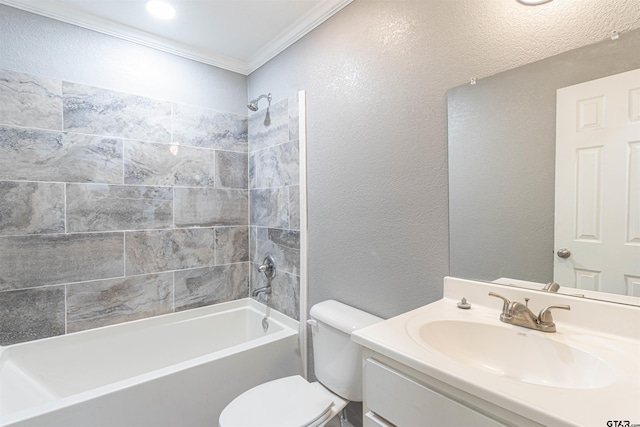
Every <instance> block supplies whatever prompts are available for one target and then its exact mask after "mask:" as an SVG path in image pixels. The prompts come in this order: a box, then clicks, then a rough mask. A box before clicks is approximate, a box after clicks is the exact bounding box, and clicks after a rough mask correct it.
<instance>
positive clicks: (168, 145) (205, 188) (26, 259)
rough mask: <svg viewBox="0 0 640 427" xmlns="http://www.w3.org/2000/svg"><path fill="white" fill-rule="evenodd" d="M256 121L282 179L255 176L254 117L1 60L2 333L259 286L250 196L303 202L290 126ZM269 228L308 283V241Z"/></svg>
mask: <svg viewBox="0 0 640 427" xmlns="http://www.w3.org/2000/svg"><path fill="white" fill-rule="evenodd" d="M279 108H281V109H283V111H284V114H288V113H287V103H286V102H285V103H284V104H283V105H281V106H280V107H279ZM274 113H275V111H274ZM278 114H280V113H278ZM258 116H259V114H258V115H257V116H256V118H254V119H252V120H253V121H254V125H255V122H256V120H259V118H258ZM263 119H264V117H263ZM277 120H278V121H277V122H276V121H274V123H279V125H278V127H279V128H280V131H279V132H280V133H282V132H283V129H284V128H286V123H287V120H288V119H287V118H280V117H279V118H278V119H277ZM283 126H284V128H283ZM254 129H256V132H258V133H260V141H261V142H260V144H261V147H262V148H264V150H272V151H262V152H258V151H256V152H255V153H252V154H254V155H258V156H259V157H260V162H261V163H262V161H263V160H262V159H263V158H264V159H265V160H264V163H265V164H266V165H268V166H267V167H257V168H255V169H254V170H253V172H254V178H255V179H256V180H257V181H256V183H257V182H260V183H267V184H269V186H273V187H277V188H268V189H267V188H263V186H262V185H260V186H258V185H254V186H252V187H251V188H252V190H251V192H249V190H248V187H249V184H248V181H249V175H248V142H247V135H248V121H247V119H246V118H245V117H240V116H237V115H234V114H229V113H225V112H219V111H211V110H207V109H203V108H198V107H194V106H187V105H179V104H176V103H172V102H166V101H159V100H155V99H149V98H144V97H141V96H136V95H132V94H124V93H118V92H113V91H109V90H106V89H101V88H96V87H91V86H86V85H82V84H77V83H71V82H63V81H58V80H53V79H47V78H41V77H36V76H31V75H26V74H21V73H15V72H11V71H3V70H0V345H8V344H12V343H17V342H23V341H28V340H32V339H38V338H44V337H48V336H54V335H60V334H64V333H68V332H75V331H80V330H84V329H90V328H95V327H99V326H104V325H109V324H114V323H119V322H124V321H129V320H134V319H140V318H144V317H149V316H155V315H160V314H165V313H170V312H173V311H177V310H184V309H188V308H193V307H198V306H202V305H208V304H214V303H218V302H223V301H229V300H233V299H237V298H244V297H247V296H248V292H249V282H250V271H251V269H250V266H249V259H250V250H249V235H250V232H249V226H248V224H249V216H250V215H249V211H248V206H249V199H250V197H251V199H253V198H255V199H256V200H261V201H263V200H267V199H268V198H269V197H270V196H269V193H268V192H269V191H276V190H277V191H283V194H281V195H279V196H278V200H279V203H278V205H277V206H276V207H275V208H273V209H266V208H265V209H258V210H256V213H255V215H253V214H252V215H251V216H252V217H254V216H255V217H256V218H260V221H261V224H265V225H267V224H268V225H271V224H274V225H278V226H281V228H282V230H286V229H288V227H289V224H290V223H291V224H295V223H296V220H295V219H291V217H292V216H293V217H295V215H297V214H296V212H297V211H296V210H295V209H289V208H288V207H287V206H288V203H289V200H292V197H293V198H295V197H297V196H296V195H295V193H296V192H297V190H290V189H289V188H288V187H287V186H288V185H290V182H291V181H292V180H295V179H296V178H295V176H296V174H297V168H296V167H295V166H293V164H292V157H295V153H293V148H292V147H289V146H288V145H287V144H286V143H287V142H288V137H287V138H286V139H287V140H285V141H282V142H279V141H278V142H276V141H275V140H272V138H271V136H270V135H271V134H270V131H269V129H266V130H265V129H261V128H259V127H255V126H254ZM283 143H284V145H283V146H279V145H280V144H283ZM280 158H282V159H283V167H279V166H278V162H277V159H280ZM258 180H259V181H258ZM253 191H256V192H261V191H265V194H258V193H255V194H254V193H252V192H253ZM250 193H251V195H250ZM263 210H264V212H262V211H263ZM254 228H255V229H258V227H257V226H256V227H252V229H254ZM259 229H260V230H261V236H263V237H264V239H263V240H262V241H259V242H258V243H259V244H258V246H257V247H256V253H258V252H259V251H260V250H262V249H263V247H264V248H266V245H268V244H273V245H276V247H277V248H279V252H278V256H279V257H280V258H282V260H283V264H282V265H283V269H286V270H283V272H285V271H289V270H290V271H289V273H286V274H290V275H291V278H289V277H288V276H282V277H281V278H280V280H282V283H281V284H280V282H279V284H278V286H279V287H278V289H281V290H279V291H278V292H277V293H276V294H275V295H274V296H276V297H277V299H278V301H280V300H282V298H285V297H286V296H288V295H289V296H290V295H295V292H296V289H297V288H296V280H295V277H296V276H295V274H296V271H297V270H296V268H294V265H295V264H296V262H295V261H294V258H295V254H294V251H295V249H294V248H293V247H291V246H295V245H294V244H293V243H291V238H288V237H287V236H284V235H283V236H279V237H278V238H277V239H275V240H273V241H271V240H269V236H270V235H269V231H271V230H270V229H268V228H262V227H260V228H259ZM279 230H280V229H274V231H273V232H277V231H279ZM263 231H267V233H266V234H263V233H262V232H263ZM274 236H275V235H274ZM274 238H275V237H274ZM284 278H287V280H284ZM293 298H295V297H293ZM278 304H279V305H282V306H283V307H285V308H286V310H283V311H285V312H293V310H292V309H291V308H290V306H291V303H285V302H279V303H278ZM287 310H288V311H287ZM296 317H297V315H296Z"/></svg>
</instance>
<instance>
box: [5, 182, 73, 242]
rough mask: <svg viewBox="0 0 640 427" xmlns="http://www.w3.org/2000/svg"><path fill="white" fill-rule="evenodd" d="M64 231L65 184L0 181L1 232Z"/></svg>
mask: <svg viewBox="0 0 640 427" xmlns="http://www.w3.org/2000/svg"><path fill="white" fill-rule="evenodd" d="M48 233H64V184H50V183H44V182H16V181H0V235H12V234H13V235H16V234H48Z"/></svg>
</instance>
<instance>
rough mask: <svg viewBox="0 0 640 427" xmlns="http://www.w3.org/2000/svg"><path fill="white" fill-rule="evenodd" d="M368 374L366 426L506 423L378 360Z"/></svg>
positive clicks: (486, 426) (491, 426) (489, 426)
mask: <svg viewBox="0 0 640 427" xmlns="http://www.w3.org/2000/svg"><path fill="white" fill-rule="evenodd" d="M364 375H365V380H364V385H365V388H364V399H365V405H366V407H367V408H368V411H367V413H366V414H365V418H364V419H365V422H364V425H365V426H372V427H373V426H389V427H393V426H397V427H405V426H406V427H411V426H429V425H433V426H474V427H498V426H504V424H502V423H499V422H498V421H496V420H494V419H492V418H489V417H487V416H485V415H484V414H481V413H480V412H477V411H475V410H473V409H471V408H469V407H467V406H465V405H463V404H461V403H459V402H456V401H455V400H453V399H450V398H448V397H446V396H444V395H442V394H440V393H438V392H437V391H435V390H433V389H431V388H430V387H429V386H428V385H426V384H423V383H422V382H421V381H418V380H417V379H415V378H412V377H410V376H407V375H406V374H403V373H402V372H399V371H397V370H395V369H393V368H391V367H389V366H387V365H385V364H383V363H380V362H379V361H378V360H376V359H373V358H368V359H366V360H365V366H364Z"/></svg>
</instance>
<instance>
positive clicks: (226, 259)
mask: <svg viewBox="0 0 640 427" xmlns="http://www.w3.org/2000/svg"><path fill="white" fill-rule="evenodd" d="M215 231H216V265H220V264H231V263H234V262H243V261H249V227H247V226H243V227H216V229H215Z"/></svg>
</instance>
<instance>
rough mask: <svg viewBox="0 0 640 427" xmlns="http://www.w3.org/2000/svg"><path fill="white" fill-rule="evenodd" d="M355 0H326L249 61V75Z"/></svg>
mask: <svg viewBox="0 0 640 427" xmlns="http://www.w3.org/2000/svg"><path fill="white" fill-rule="evenodd" d="M352 1H353V0H326V1H324V2H322V3H319V4H318V6H316V7H315V8H314V9H313V10H311V11H310V12H309V13H307V14H306V15H305V16H303V17H302V18H300V19H299V20H298V21H296V22H294V23H293V24H292V25H291V26H289V28H287V29H286V30H284V31H283V32H282V33H280V34H279V35H278V36H277V37H276V38H274V39H273V40H270V41H268V42H267V43H266V44H265V45H263V46H262V48H260V49H259V50H258V52H257V53H255V54H254V55H252V56H251V57H250V58H249V60H248V61H247V67H248V70H249V72H248V74H251V73H253V72H254V71H255V70H257V69H258V68H260V67H261V66H263V65H264V64H266V63H267V62H269V61H270V60H271V59H273V58H274V57H275V56H276V55H278V54H279V53H280V52H282V51H283V50H285V49H286V48H288V47H289V46H291V45H292V44H294V43H295V42H297V41H298V40H300V39H301V38H302V37H304V36H305V35H306V34H307V33H309V32H311V31H312V30H313V29H314V28H316V27H317V26H319V25H320V24H322V23H323V22H324V21H326V20H327V19H329V18H331V17H332V16H333V15H335V14H336V13H338V12H340V11H341V10H342V9H344V8H345V7H346V6H347V5H348V4H349V3H351V2H352Z"/></svg>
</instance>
